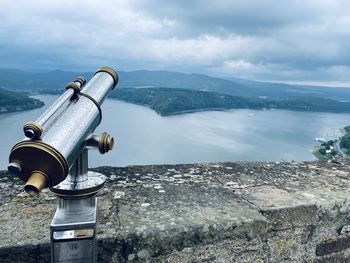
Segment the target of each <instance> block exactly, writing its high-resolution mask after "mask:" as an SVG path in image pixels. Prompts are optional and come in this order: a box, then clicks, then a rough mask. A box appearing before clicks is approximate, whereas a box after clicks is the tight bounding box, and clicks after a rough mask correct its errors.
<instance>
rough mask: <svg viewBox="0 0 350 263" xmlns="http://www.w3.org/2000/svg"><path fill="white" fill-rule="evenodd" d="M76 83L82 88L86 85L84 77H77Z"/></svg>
mask: <svg viewBox="0 0 350 263" xmlns="http://www.w3.org/2000/svg"><path fill="white" fill-rule="evenodd" d="M75 81H77V82H79V83H80V87H82V86H84V85H85V84H86V79H85V78H84V77H83V76H79V77H77V79H76V80H75Z"/></svg>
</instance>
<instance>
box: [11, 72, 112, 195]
mask: <svg viewBox="0 0 350 263" xmlns="http://www.w3.org/2000/svg"><path fill="white" fill-rule="evenodd" d="M77 82H78V83H77ZM117 82H118V75H117V73H116V72H115V71H114V70H113V69H112V68H109V67H102V68H101V69H100V70H98V71H97V72H96V73H95V75H94V76H93V78H92V79H91V80H90V81H89V82H88V83H87V84H86V85H84V86H83V84H84V83H83V82H81V83H80V81H78V80H77V81H76V82H75V83H74V84H75V85H72V87H71V86H69V85H68V86H67V87H68V89H67V90H66V91H65V93H64V94H63V95H62V96H60V97H59V98H58V99H57V100H56V102H55V103H54V104H53V105H52V106H51V107H50V108H49V109H48V110H46V112H45V113H44V114H43V115H41V116H40V117H39V118H38V119H37V120H36V121H35V122H33V123H29V124H27V125H26V126H27V127H26V126H25V128H24V130H25V135H26V136H27V137H29V139H28V138H26V139H24V140H23V141H20V142H19V143H17V144H16V145H15V146H14V147H13V148H12V150H11V154H10V157H9V162H10V165H9V171H10V172H14V173H16V174H17V176H19V177H20V178H21V179H22V180H24V181H26V182H27V184H26V186H25V190H26V191H27V192H29V193H31V194H36V193H38V192H40V191H41V189H42V188H43V187H51V186H54V185H57V184H58V183H60V182H62V181H63V180H64V179H65V178H66V177H67V175H68V171H69V168H70V167H71V166H72V165H73V164H74V162H75V160H76V159H77V157H78V155H79V154H80V152H81V150H82V149H83V148H84V147H85V146H84V145H85V143H86V140H87V139H88V137H89V136H91V133H92V132H93V131H94V130H95V129H96V127H97V126H98V125H99V123H100V121H101V118H102V115H101V114H102V112H101V109H100V105H101V104H102V103H103V101H104V99H105V98H106V96H107V94H108V92H109V91H110V90H112V89H113V88H114V87H115V85H116V84H117ZM75 86H77V87H78V88H76V87H75ZM81 87H82V89H81V90H80V88H81ZM26 132H27V133H26ZM36 133H37V134H39V136H34V135H33V134H36Z"/></svg>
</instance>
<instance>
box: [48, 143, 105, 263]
mask: <svg viewBox="0 0 350 263" xmlns="http://www.w3.org/2000/svg"><path fill="white" fill-rule="evenodd" d="M87 163H88V156H87V150H86V149H83V150H82V152H81V154H80V156H79V157H78V159H77V160H76V162H75V164H74V165H73V166H72V168H71V169H70V172H69V175H68V177H67V178H66V180H65V181H63V182H62V183H60V184H58V185H56V186H55V187H53V188H51V189H50V190H51V191H52V192H53V193H54V194H56V195H57V196H58V198H59V205H58V208H57V210H56V213H55V215H54V217H53V220H52V222H51V262H52V263H73V262H74V263H96V262H97V252H96V251H97V244H96V210H97V209H96V208H97V206H96V204H97V201H96V200H97V198H96V194H97V192H98V191H99V190H100V189H101V188H102V187H103V185H104V182H105V177H104V175H102V174H99V173H94V172H88V171H87V167H88V165H87Z"/></svg>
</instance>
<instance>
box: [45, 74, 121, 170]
mask: <svg viewBox="0 0 350 263" xmlns="http://www.w3.org/2000/svg"><path fill="white" fill-rule="evenodd" d="M113 87H114V79H113V77H112V76H111V75H110V74H108V73H106V72H98V73H97V74H96V75H95V76H94V77H93V78H92V79H91V80H90V81H89V82H88V83H87V84H86V85H85V87H84V88H83V90H82V92H83V93H85V94H87V95H89V96H91V97H92V98H94V99H95V100H96V102H97V103H98V104H99V105H101V104H102V102H103V100H104V98H105V97H106V96H107V93H108V92H109V91H110V90H111V89H112V88H113ZM99 118H100V116H99V111H98V108H97V107H96V105H95V104H94V103H93V102H92V101H91V100H90V99H88V98H86V97H83V96H80V97H79V99H78V100H77V101H72V102H70V103H69V104H68V105H67V107H65V108H64V111H63V112H61V114H60V117H59V118H57V119H56V121H55V122H53V123H52V124H51V125H50V127H47V129H46V130H45V133H44V134H43V136H42V141H43V142H45V143H47V144H49V145H50V146H52V147H54V148H55V149H57V150H58V151H59V152H60V153H61V154H62V155H63V156H64V157H65V159H66V160H67V162H68V164H69V166H71V165H72V164H73V163H74V161H75V159H76V158H77V156H78V154H79V152H80V150H81V146H82V144H83V143H84V141H85V139H86V138H87V137H88V135H90V134H91V133H92V132H93V131H94V130H95V129H96V127H97V126H98V124H99Z"/></svg>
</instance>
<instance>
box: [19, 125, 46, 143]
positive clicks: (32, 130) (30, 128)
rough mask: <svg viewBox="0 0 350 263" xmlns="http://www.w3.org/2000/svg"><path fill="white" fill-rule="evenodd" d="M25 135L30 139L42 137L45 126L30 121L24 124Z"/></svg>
mask: <svg viewBox="0 0 350 263" xmlns="http://www.w3.org/2000/svg"><path fill="white" fill-rule="evenodd" d="M23 131H24V135H25V136H26V137H28V138H30V139H35V140H37V139H40V137H41V135H42V134H43V128H42V127H41V125H40V124H38V123H36V122H33V121H30V122H27V123H26V124H24V126H23Z"/></svg>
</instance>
